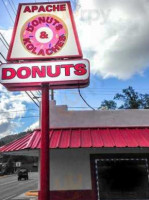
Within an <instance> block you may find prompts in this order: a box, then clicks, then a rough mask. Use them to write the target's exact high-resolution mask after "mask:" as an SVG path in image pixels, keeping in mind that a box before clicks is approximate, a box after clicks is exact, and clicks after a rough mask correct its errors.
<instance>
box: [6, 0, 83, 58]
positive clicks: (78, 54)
mask: <svg viewBox="0 0 149 200" xmlns="http://www.w3.org/2000/svg"><path fill="white" fill-rule="evenodd" d="M48 58H82V51H81V48H80V44H79V40H78V36H77V31H76V27H75V22H74V18H73V14H72V10H71V5H70V2H50V3H48V2H47V3H30V4H19V8H18V12H17V17H16V22H15V27H14V31H13V36H12V41H11V44H10V48H9V52H8V56H7V60H9V61H13V60H36V59H48Z"/></svg>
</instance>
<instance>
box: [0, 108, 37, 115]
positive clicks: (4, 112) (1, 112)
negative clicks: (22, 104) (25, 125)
mask: <svg viewBox="0 0 149 200" xmlns="http://www.w3.org/2000/svg"><path fill="white" fill-rule="evenodd" d="M31 110H35V111H37V110H36V109H26V110H13V111H9V110H8V111H4V112H0V114H1V113H12V112H24V111H31Z"/></svg>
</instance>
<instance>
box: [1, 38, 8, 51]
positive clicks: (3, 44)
mask: <svg viewBox="0 0 149 200" xmlns="http://www.w3.org/2000/svg"><path fill="white" fill-rule="evenodd" d="M0 41H1V42H2V43H3V45H4V46H5V47H6V49H7V50H8V47H7V46H6V44H5V43H4V41H3V40H2V38H0Z"/></svg>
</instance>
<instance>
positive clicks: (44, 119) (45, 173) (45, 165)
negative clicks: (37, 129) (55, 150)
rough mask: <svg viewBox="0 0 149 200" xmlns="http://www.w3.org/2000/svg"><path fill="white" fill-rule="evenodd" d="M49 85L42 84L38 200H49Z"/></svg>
mask: <svg viewBox="0 0 149 200" xmlns="http://www.w3.org/2000/svg"><path fill="white" fill-rule="evenodd" d="M49 108H50V107H49V85H48V84H42V113H41V150H40V158H41V159H40V195H39V200H49V199H50V197H49V190H50V181H49V179H50V176H49V174H50V173H49V170H50V168H49V160H50V159H49Z"/></svg>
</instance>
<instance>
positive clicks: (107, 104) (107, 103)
mask: <svg viewBox="0 0 149 200" xmlns="http://www.w3.org/2000/svg"><path fill="white" fill-rule="evenodd" d="M103 107H105V108H107V109H108V110H109V109H111V110H115V109H116V108H117V104H116V102H115V101H113V100H104V101H103V102H102V103H101V106H100V107H99V108H98V109H101V108H103Z"/></svg>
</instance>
